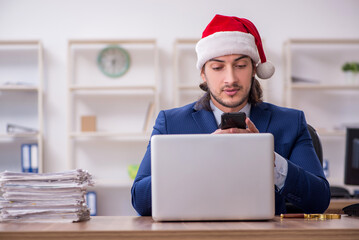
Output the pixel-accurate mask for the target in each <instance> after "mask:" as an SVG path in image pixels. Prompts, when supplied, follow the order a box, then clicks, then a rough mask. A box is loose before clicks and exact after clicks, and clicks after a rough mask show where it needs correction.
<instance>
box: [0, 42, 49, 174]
mask: <svg viewBox="0 0 359 240" xmlns="http://www.w3.org/2000/svg"><path fill="white" fill-rule="evenodd" d="M11 126H16V127H21V128H26V129H30V130H34V131H30V132H28V131H23V130H19V128H16V129H14V128H13V127H11ZM9 127H10V128H11V129H9V130H10V131H8V128H9ZM12 130H14V131H12ZM23 144H31V145H32V146H35V147H36V149H37V150H36V151H35V152H34V155H32V164H31V165H32V168H33V170H35V169H36V168H37V170H38V171H39V172H42V171H43V159H42V156H43V48H42V44H41V42H40V41H0V171H4V170H9V171H22V170H23V168H22V155H21V151H22V150H21V149H22V145H23ZM36 152H37V153H36Z"/></svg>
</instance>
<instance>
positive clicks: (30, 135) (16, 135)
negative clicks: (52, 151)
mask: <svg viewBox="0 0 359 240" xmlns="http://www.w3.org/2000/svg"><path fill="white" fill-rule="evenodd" d="M38 136H39V133H11V134H10V133H9V134H8V133H0V139H16V138H37V137H38Z"/></svg>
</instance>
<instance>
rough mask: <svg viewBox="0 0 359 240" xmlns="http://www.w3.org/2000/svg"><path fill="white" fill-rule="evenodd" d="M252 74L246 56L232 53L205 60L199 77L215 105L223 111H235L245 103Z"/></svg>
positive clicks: (252, 70)
mask: <svg viewBox="0 0 359 240" xmlns="http://www.w3.org/2000/svg"><path fill="white" fill-rule="evenodd" d="M254 74H255V69H254V68H253V66H252V61H251V59H250V58H249V57H248V56H245V55H240V54H233V55H226V56H221V57H216V58H212V59H210V60H209V61H207V62H206V64H205V66H204V70H203V71H202V73H201V77H202V80H203V81H204V82H207V85H208V89H209V92H210V95H211V100H212V102H213V104H214V105H215V106H216V107H218V108H219V109H220V110H222V111H223V112H237V111H239V110H240V109H242V108H243V107H244V106H245V105H246V104H247V101H248V96H249V92H250V89H251V84H252V77H253V76H254Z"/></svg>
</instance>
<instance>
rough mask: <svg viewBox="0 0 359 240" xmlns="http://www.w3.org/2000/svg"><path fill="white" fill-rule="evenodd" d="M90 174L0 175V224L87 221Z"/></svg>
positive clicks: (73, 172)
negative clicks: (87, 189)
mask: <svg viewBox="0 0 359 240" xmlns="http://www.w3.org/2000/svg"><path fill="white" fill-rule="evenodd" d="M93 185H94V182H93V180H92V176H91V174H89V173H88V172H87V171H84V170H81V169H77V170H71V171H65V172H58V173H41V174H39V173H18V172H8V171H5V172H2V173H0V190H1V193H2V198H1V199H0V221H3V222H80V221H86V220H89V219H90V209H89V208H88V207H87V205H86V202H85V195H86V188H87V187H88V186H93Z"/></svg>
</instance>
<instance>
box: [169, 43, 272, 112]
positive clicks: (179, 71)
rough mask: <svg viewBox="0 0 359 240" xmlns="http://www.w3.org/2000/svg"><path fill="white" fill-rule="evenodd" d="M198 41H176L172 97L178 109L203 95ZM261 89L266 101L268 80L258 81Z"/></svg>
mask: <svg viewBox="0 0 359 240" xmlns="http://www.w3.org/2000/svg"><path fill="white" fill-rule="evenodd" d="M198 40H199V39H176V40H175V42H174V47H173V50H174V55H173V56H174V57H173V72H174V76H173V79H174V84H173V93H174V94H173V96H174V106H175V107H179V106H183V105H186V104H188V103H191V102H194V101H196V100H198V99H199V98H200V97H201V96H202V95H203V94H204V92H203V90H201V89H200V88H199V84H201V83H202V79H201V76H200V70H198V69H197V67H196V64H197V54H196V50H195V48H196V44H197V42H198ZM257 79H258V80H259V82H260V83H261V86H262V89H263V99H264V101H266V100H267V99H268V92H269V91H268V80H262V79H259V78H257Z"/></svg>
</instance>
